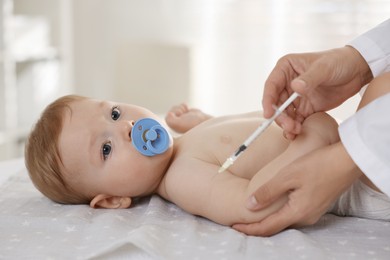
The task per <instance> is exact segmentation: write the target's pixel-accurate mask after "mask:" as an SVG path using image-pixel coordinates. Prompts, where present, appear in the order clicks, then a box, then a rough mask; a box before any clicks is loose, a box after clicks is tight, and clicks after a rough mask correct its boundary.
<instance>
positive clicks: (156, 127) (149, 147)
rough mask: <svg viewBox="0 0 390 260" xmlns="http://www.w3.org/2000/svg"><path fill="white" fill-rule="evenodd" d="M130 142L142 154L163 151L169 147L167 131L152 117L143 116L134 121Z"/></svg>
mask: <svg viewBox="0 0 390 260" xmlns="http://www.w3.org/2000/svg"><path fill="white" fill-rule="evenodd" d="M131 142H132V144H133V146H134V147H135V149H137V151H138V152H140V153H141V154H143V155H146V156H154V155H157V154H162V153H164V152H165V151H166V150H167V149H168V147H169V133H168V132H167V130H165V128H164V127H162V126H161V125H160V123H159V122H157V121H156V120H154V119H151V118H143V119H140V120H138V121H137V122H135V124H134V126H133V129H132V130H131Z"/></svg>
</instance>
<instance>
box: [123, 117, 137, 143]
mask: <svg viewBox="0 0 390 260" xmlns="http://www.w3.org/2000/svg"><path fill="white" fill-rule="evenodd" d="M123 122H124V123H123V125H122V131H123V132H124V135H125V137H126V139H129V140H131V130H132V129H133V126H134V124H135V122H134V120H129V121H127V120H126V121H123Z"/></svg>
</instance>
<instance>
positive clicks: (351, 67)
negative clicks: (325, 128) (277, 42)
mask: <svg viewBox="0 0 390 260" xmlns="http://www.w3.org/2000/svg"><path fill="white" fill-rule="evenodd" d="M371 79H372V73H371V70H370V68H369V66H368V64H367V63H366V61H365V60H364V59H363V57H362V56H361V55H360V53H359V52H358V51H357V50H355V49H354V48H352V47H350V46H346V47H342V48H337V49H332V50H328V51H324V52H315V53H302V54H288V55H286V56H284V57H282V58H281V59H280V60H279V61H278V63H277V64H276V66H275V68H274V69H273V70H272V72H271V74H270V75H269V77H268V79H267V80H266V82H265V87H264V93H263V101H262V103H263V110H264V116H265V117H266V118H269V117H271V116H272V115H273V113H274V108H273V106H274V105H277V106H280V105H281V104H282V103H283V102H284V101H285V100H286V99H287V98H288V97H289V96H290V95H291V94H292V93H293V92H294V91H296V92H298V93H299V94H300V95H301V97H300V98H297V99H296V100H295V101H294V103H293V104H292V105H290V106H289V107H288V109H286V112H285V113H283V114H282V115H281V116H279V117H278V118H277V119H276V122H277V123H278V124H279V125H280V126H281V127H282V128H283V130H284V134H285V136H286V138H288V139H294V138H295V136H296V135H297V134H299V133H300V131H301V123H302V122H303V120H304V119H305V118H306V117H308V116H309V115H311V114H312V113H315V112H318V111H327V110H330V109H332V108H335V107H337V106H339V105H340V104H341V103H343V102H344V101H345V100H347V99H348V98H350V97H352V96H353V95H354V94H356V93H357V92H358V91H359V90H360V89H361V88H362V87H363V86H364V85H365V84H367V83H368V82H370V81H371Z"/></svg>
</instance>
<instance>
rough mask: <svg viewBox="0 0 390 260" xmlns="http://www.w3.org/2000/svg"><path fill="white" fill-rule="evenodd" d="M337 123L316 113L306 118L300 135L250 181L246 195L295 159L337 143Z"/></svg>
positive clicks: (324, 114)
mask: <svg viewBox="0 0 390 260" xmlns="http://www.w3.org/2000/svg"><path fill="white" fill-rule="evenodd" d="M337 128H338V125H337V122H336V121H335V120H334V119H333V118H332V117H330V116H329V115H328V114H326V113H316V114H313V115H311V116H310V117H308V118H307V119H306V120H305V121H304V122H303V125H302V133H301V134H300V135H298V136H297V137H296V138H295V140H293V141H292V142H291V143H290V144H289V146H288V147H287V149H286V150H285V151H284V152H283V153H281V154H280V155H279V156H278V157H276V158H275V159H274V160H272V161H271V162H270V163H268V164H267V165H266V166H265V167H264V168H262V169H261V170H260V171H259V172H258V173H257V174H256V175H255V176H254V177H253V178H252V180H251V181H250V184H249V187H248V194H247V195H249V194H251V193H253V192H254V191H255V190H256V189H257V188H258V187H260V186H261V185H262V184H264V183H265V182H266V181H267V180H269V179H270V178H272V177H273V176H274V175H276V174H277V173H278V172H279V170H281V169H282V168H283V167H285V166H287V165H289V164H290V163H291V162H293V161H294V160H296V159H297V158H299V157H301V156H303V155H304V154H307V153H309V152H311V151H313V150H316V149H318V148H320V147H324V146H327V145H330V144H333V143H335V142H337V141H339V136H338V131H337Z"/></svg>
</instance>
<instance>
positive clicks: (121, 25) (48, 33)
mask: <svg viewBox="0 0 390 260" xmlns="http://www.w3.org/2000/svg"><path fill="white" fill-rule="evenodd" d="M0 3H1V4H0V8H1V10H0V11H1V12H0V22H1V26H0V36H1V39H0V62H1V64H0V160H6V159H10V158H14V157H20V156H22V155H23V146H24V141H25V138H26V135H27V134H28V132H29V130H30V129H31V126H32V124H33V123H34V122H35V121H36V119H37V118H38V116H39V114H40V112H41V111H42V109H43V108H44V107H45V106H46V105H47V104H48V103H49V102H51V101H53V100H54V99H55V98H57V97H59V96H62V95H64V94H69V93H76V94H80V95H85V96H90V97H94V98H99V99H110V100H116V101H121V102H131V103H134V104H138V105H142V106H145V107H148V108H149V109H151V110H152V111H154V112H155V113H157V114H160V115H164V114H165V112H166V111H167V110H168V109H169V108H170V107H171V106H172V105H174V104H178V103H181V102H187V103H188V104H189V105H190V106H195V107H198V108H201V109H203V110H205V111H206V112H208V113H211V114H213V115H223V114H231V113H241V112H246V111H252V110H259V109H261V98H262V91H263V84H264V81H265V79H266V78H267V76H268V74H269V73H270V71H271V69H272V68H273V66H274V65H275V63H276V62H277V60H278V58H280V57H281V56H282V55H284V54H287V53H291V52H308V51H319V50H325V49H329V48H334V47H340V46H343V45H345V44H347V43H348V42H349V41H350V40H352V39H353V38H354V37H356V36H357V35H359V34H361V33H363V32H365V31H366V30H368V29H370V28H371V27H373V26H375V25H377V24H379V23H380V22H382V21H384V20H386V19H387V18H389V16H390V0H387V1H386V0H328V1H326V0H295V1H289V0H1V1H0ZM389 37H390V36H389ZM358 101H359V97H358V96H356V97H354V98H352V99H351V100H349V101H348V102H346V103H345V104H343V106H342V107H341V108H338V109H336V110H334V111H331V113H332V114H333V115H334V116H335V117H337V118H338V119H340V120H344V119H345V118H347V117H348V116H349V115H351V114H352V113H353V112H354V111H355V109H356V105H357V103H358Z"/></svg>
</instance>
